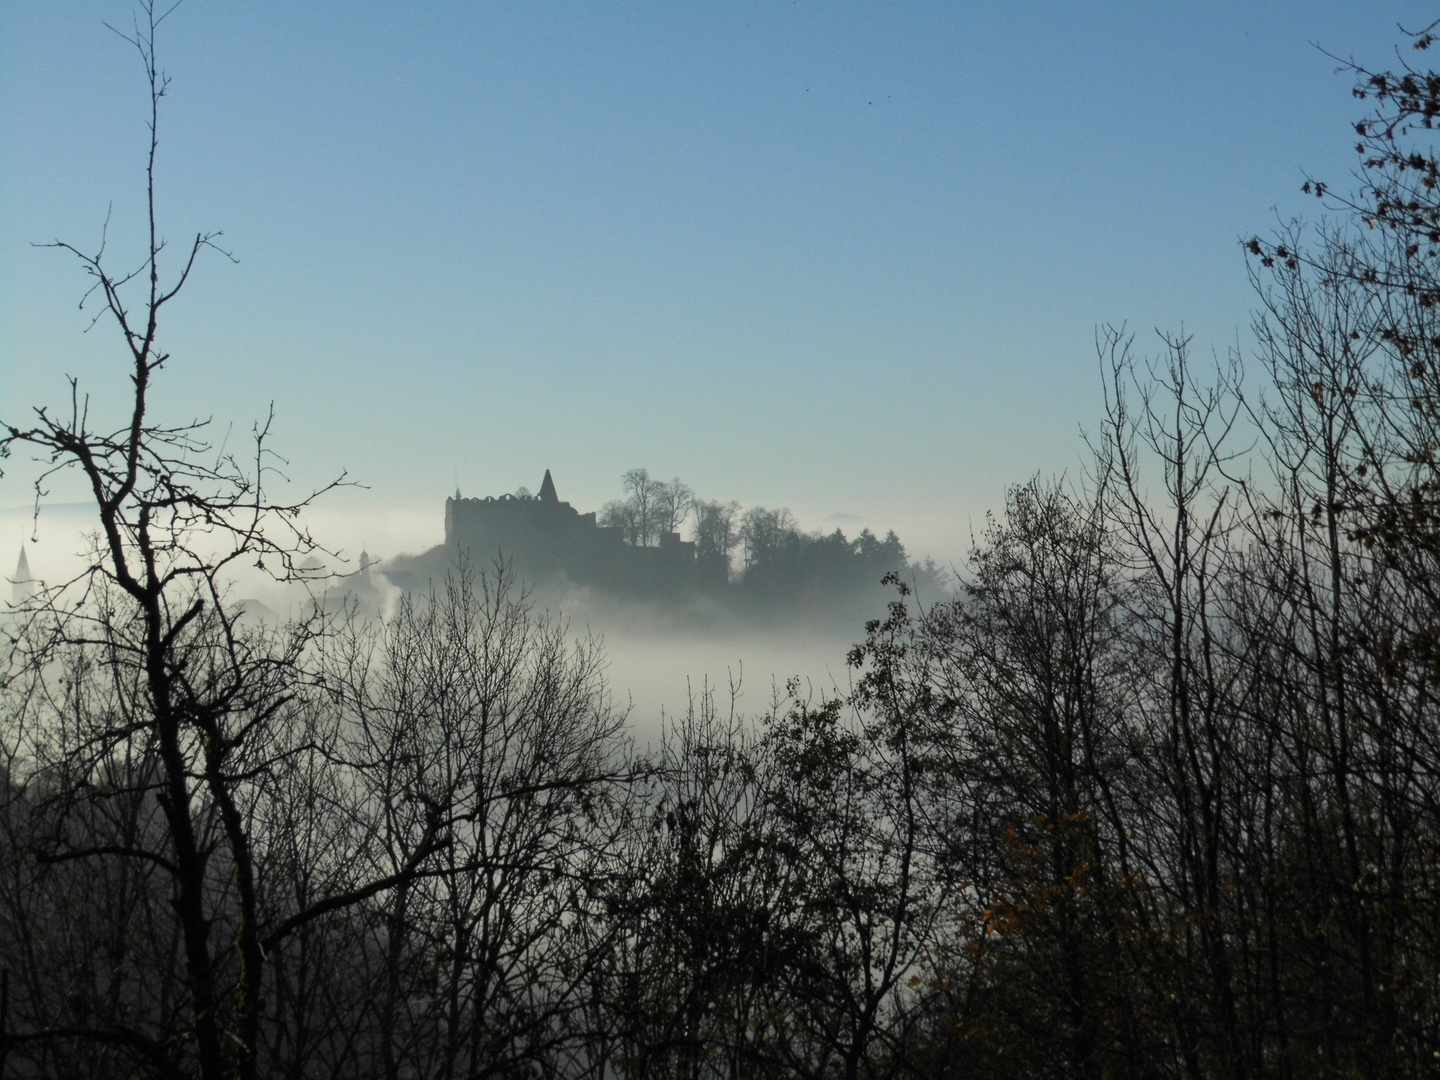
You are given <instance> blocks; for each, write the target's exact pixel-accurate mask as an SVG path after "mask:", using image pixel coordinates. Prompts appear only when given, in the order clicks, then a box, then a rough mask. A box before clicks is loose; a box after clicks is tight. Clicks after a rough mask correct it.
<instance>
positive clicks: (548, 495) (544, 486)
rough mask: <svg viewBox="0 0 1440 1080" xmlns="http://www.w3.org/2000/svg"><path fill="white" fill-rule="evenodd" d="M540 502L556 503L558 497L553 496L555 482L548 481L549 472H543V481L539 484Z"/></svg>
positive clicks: (547, 470) (558, 499)
mask: <svg viewBox="0 0 1440 1080" xmlns="http://www.w3.org/2000/svg"><path fill="white" fill-rule="evenodd" d="M540 501H541V502H542V503H558V502H559V501H560V496H559V495H557V494H555V481H554V480H552V479H550V470H549V469H546V470H545V479H544V480H542V481H541V482H540Z"/></svg>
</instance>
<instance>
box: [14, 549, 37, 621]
mask: <svg viewBox="0 0 1440 1080" xmlns="http://www.w3.org/2000/svg"><path fill="white" fill-rule="evenodd" d="M37 584H38V583H37V582H36V581H35V579H34V578H32V577H31V576H30V560H29V559H27V558H26V557H25V541H23V540H22V541H20V561H19V562H18V563H16V564H15V576H14V577H12V578H11V579H10V603H11V604H12V605H14V606H15V607H19V606H20V605H21V604H23V603H24V602H25V601H26V600H29V599H30V597H32V596H34V595H35V591H36V585H37Z"/></svg>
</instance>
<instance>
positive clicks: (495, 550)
mask: <svg viewBox="0 0 1440 1080" xmlns="http://www.w3.org/2000/svg"><path fill="white" fill-rule="evenodd" d="M445 548H446V549H447V551H448V552H450V553H451V554H452V556H456V555H462V554H463V555H466V556H468V557H469V558H471V559H473V560H475V561H476V562H477V563H478V564H479V565H480V566H482V567H484V566H487V565H489V564H490V563H491V562H493V561H494V560H496V559H500V560H503V561H505V562H507V563H508V564H509V565H510V566H511V567H512V568H513V569H514V570H515V572H516V573H518V574H519V575H520V576H522V577H524V578H527V579H530V580H541V579H546V578H554V577H559V576H563V577H565V578H568V579H569V580H570V581H572V582H574V583H575V584H577V585H589V586H594V587H597V588H603V589H607V590H610V591H613V592H626V593H637V592H638V593H648V592H655V593H670V592H677V591H683V590H689V589H695V588H723V587H724V586H725V585H726V583H727V582H728V580H729V567H728V566H727V565H726V560H725V558H724V556H722V555H713V556H707V555H705V554H703V553H698V552H697V551H696V547H695V544H694V543H692V542H691V541H688V540H682V539H680V534H679V533H677V532H668V533H661V534H660V543H659V546H657V547H640V546H636V545H634V544H628V543H626V542H625V538H624V530H622V529H620V528H617V527H612V526H606V525H601V524H599V523H597V521H596V520H595V514H594V513H593V512H592V513H588V514H582V513H580V512H579V511H578V510H576V509H575V508H574V507H573V506H571V505H570V504H569V503H567V502H561V501H560V497H559V495H558V494H557V493H556V491H555V481H554V480H553V479H552V478H551V476H550V470H549V469H546V470H545V479H544V480H543V481H542V482H541V484H540V493H539V495H536V496H533V497H529V498H527V497H524V496H518V497H517V496H515V495H500V496H487V497H485V498H480V499H466V498H461V497H460V493H459V492H458V491H457V492H456V493H455V496H454V497H453V498H448V499H446V500H445Z"/></svg>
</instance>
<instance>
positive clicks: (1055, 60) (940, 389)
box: [0, 0, 1433, 557]
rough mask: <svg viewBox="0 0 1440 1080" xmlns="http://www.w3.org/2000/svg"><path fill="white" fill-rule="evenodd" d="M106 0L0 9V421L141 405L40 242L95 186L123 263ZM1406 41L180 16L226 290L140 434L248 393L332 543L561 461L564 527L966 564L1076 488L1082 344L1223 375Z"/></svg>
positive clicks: (432, 13) (969, 12)
mask: <svg viewBox="0 0 1440 1080" xmlns="http://www.w3.org/2000/svg"><path fill="white" fill-rule="evenodd" d="M129 10H130V9H129V7H128V5H126V4H124V3H118V2H110V0H105V2H100V0H67V2H65V3H54V2H53V0H6V2H5V3H4V4H3V5H0V416H3V417H4V418H5V419H7V420H8V419H12V418H16V417H18V416H19V415H21V414H22V413H23V411H24V409H25V408H26V407H28V406H29V405H30V404H35V403H45V402H49V403H58V402H61V401H63V400H65V396H66V392H65V385H64V381H63V376H64V375H65V374H66V373H69V374H74V375H77V376H79V377H80V378H81V380H82V386H88V387H90V388H91V390H92V393H93V400H94V401H95V402H97V406H96V407H97V408H99V409H104V408H105V407H106V406H107V405H109V404H110V403H111V402H115V401H117V400H118V399H119V396H120V395H121V394H122V393H123V390H124V384H123V379H124V373H123V367H122V366H121V357H120V355H119V353H118V352H117V351H116V349H115V345H116V340H115V338H114V335H113V334H112V333H111V332H110V331H109V330H108V329H107V328H106V327H104V326H103V325H102V326H99V327H97V328H96V329H95V330H94V331H92V332H90V333H89V334H88V335H87V334H84V333H83V332H82V331H84V329H85V326H86V323H87V322H88V319H87V318H86V317H85V316H84V315H83V314H82V313H79V312H77V310H76V301H77V300H78V298H79V295H80V293H81V292H82V291H83V288H84V283H83V280H82V278H81V276H80V274H79V273H78V271H77V270H76V268H75V267H74V266H73V265H69V264H67V263H66V261H65V260H64V259H63V258H61V257H59V256H58V255H57V254H55V253H54V252H48V251H41V250H36V249H34V248H33V247H31V242H32V241H44V240H49V239H52V238H54V237H57V236H59V237H64V238H67V239H73V240H75V241H76V242H79V243H82V244H93V242H94V241H95V240H96V239H98V236H99V229H100V225H101V222H102V221H103V220H104V217H105V213H106V208H107V205H109V204H110V203H111V202H112V201H113V204H114V222H115V224H114V225H113V227H112V250H115V251H116V252H117V257H118V256H119V255H120V253H121V252H122V251H123V250H124V249H125V246H126V245H127V244H129V245H130V248H129V250H130V251H132V252H133V251H134V250H135V248H134V244H135V243H136V241H137V240H138V238H139V232H138V225H139V223H140V217H139V214H140V211H141V209H142V202H141V196H142V193H143V189H142V187H141V183H142V179H143V175H142V166H143V151H144V129H143V119H144V108H145V102H144V85H143V82H142V80H141V76H140V71H139V67H138V63H137V61H136V59H135V57H134V55H133V53H131V52H129V51H127V47H126V46H125V45H124V44H123V43H122V42H120V41H119V40H118V39H117V38H116V37H114V35H112V34H111V33H109V32H108V31H107V30H106V29H105V28H104V26H103V25H102V23H103V22H104V21H105V20H110V21H112V22H121V23H123V22H125V21H126V20H127V19H128V17H129V16H128V12H129ZM1432 14H1433V13H1432V12H1431V11H1430V10H1429V9H1427V8H1425V7H1423V6H1422V5H1419V4H1415V3H1396V4H1389V5H1382V4H1365V3H1360V4H1357V3H1353V2H1352V3H1323V2H1309V3H1266V2H1250V3H1243V4H1242V3H1229V2H1210V3H1205V4H1198V3H1196V4H1188V5H1181V4H1155V3H1145V4H1141V3H1134V4H1129V3H1111V4H1060V3H1050V4H1039V3H1008V4H993V3H986V4H981V3H947V4H931V3H911V4H903V3H902V4H875V3H871V4H850V3H823V4H822V3H730V4H723V5H721V4H708V5H700V4H690V3H685V4H675V3H667V4H660V3H610V4H578V3H544V4H540V3H529V4H519V3H473V2H472V3H458V2H457V3H430V4H423V5H422V4H399V3H393V2H392V3H374V2H372V3H367V2H358V0H351V2H347V3H343V4H342V3H327V2H320V0H315V2H309V3H304V4H295V3H271V2H254V3H247V4H220V3H216V2H213V0H186V2H185V3H184V4H183V5H182V6H181V7H180V9H179V10H178V11H177V12H176V13H175V14H174V15H173V16H172V18H171V19H170V21H169V22H167V23H166V24H165V25H164V27H162V33H161V38H160V51H161V60H162V63H163V66H164V67H165V68H166V69H167V70H168V71H169V73H170V74H171V76H172V77H173V80H174V81H173V84H172V90H171V96H170V97H169V98H168V99H167V101H166V105H165V111H164V113H163V115H162V120H161V124H162V130H161V136H162V145H161V158H160V201H161V214H162V222H163V228H164V232H165V234H166V235H167V236H168V237H170V238H171V239H172V241H174V242H179V241H181V240H182V239H183V238H184V237H185V236H186V235H187V234H190V233H193V232H194V231H195V230H197V229H209V228H215V229H221V230H223V231H224V234H225V237H224V241H225V243H226V244H228V245H229V246H230V248H231V249H232V250H233V252H234V254H235V256H236V258H237V259H238V260H239V262H238V263H237V264H235V265H230V264H227V263H225V262H223V261H222V260H218V259H212V260H210V261H209V262H208V263H207V264H205V265H203V266H202V267H201V268H200V270H199V271H198V272H197V276H196V278H195V279H194V282H193V284H192V285H191V286H190V287H189V289H188V290H187V294H186V295H185V297H184V298H183V300H182V301H181V302H179V305H178V306H177V307H176V308H175V309H174V315H173V316H172V318H171V321H170V322H169V323H168V324H167V330H166V336H165V340H166V344H167V345H168V347H169V348H170V350H171V351H172V353H173V355H174V361H173V362H172V370H170V371H169V373H168V374H167V376H166V382H165V385H164V386H163V388H162V391H161V395H160V405H161V407H162V408H163V409H164V410H165V411H166V413H167V415H169V416H170V417H172V418H185V417H189V416H192V415H202V416H213V417H214V418H215V420H216V423H217V427H218V429H219V430H220V432H222V433H223V431H224V429H225V428H226V427H227V425H229V424H231V423H234V424H235V425H236V429H237V430H243V429H244V428H245V427H246V426H248V424H249V421H250V420H251V418H253V417H254V416H256V415H259V414H262V413H263V412H264V411H265V410H266V408H267V407H268V404H269V402H271V401H272V400H273V401H274V403H275V406H276V411H277V430H278V432H279V438H278V446H279V447H280V448H281V449H282V450H283V451H284V452H285V453H286V454H287V456H288V457H289V458H290V459H291V460H292V462H293V472H294V474H295V476H296V478H297V479H299V480H305V479H316V480H318V479H322V478H324V477H326V476H328V475H331V474H333V473H335V472H337V471H339V470H340V469H347V470H349V472H350V474H351V475H352V476H353V477H355V478H357V479H359V480H360V481H362V482H364V483H365V484H367V485H368V488H367V489H366V490H364V491H353V492H348V493H345V494H342V495H341V496H339V497H337V498H336V499H334V500H332V502H331V504H330V506H331V511H330V512H331V513H332V514H333V518H332V519H331V520H332V523H333V527H334V528H335V529H337V530H339V531H340V532H341V533H345V534H346V535H343V536H340V537H338V538H337V542H341V543H346V544H353V543H355V542H356V537H352V536H350V535H348V534H349V533H360V534H364V533H366V532H367V531H368V533H369V536H370V537H372V538H373V537H375V536H376V535H377V534H378V535H380V536H381V537H383V538H384V540H383V541H382V542H381V544H380V546H382V547H383V546H384V544H385V543H389V544H390V545H391V546H401V545H403V546H411V547H414V546H417V545H418V544H420V543H422V542H424V540H425V539H426V538H432V539H438V537H439V530H440V515H441V504H442V500H443V498H444V496H445V495H446V494H447V493H448V492H449V491H450V490H451V489H453V487H454V485H455V482H456V478H457V474H458V479H459V483H460V485H461V487H462V488H464V489H465V490H466V492H467V493H468V494H485V493H498V492H501V491H506V490H513V489H514V488H515V487H516V486H517V485H520V484H525V485H527V486H529V487H531V488H534V487H537V486H538V483H539V479H540V476H541V474H542V472H543V470H544V469H545V468H546V467H549V468H551V469H553V470H554V472H555V475H556V479H557V482H558V483H559V486H560V494H561V497H562V498H567V499H569V500H571V501H572V502H574V503H576V504H577V505H578V506H580V508H581V509H590V508H593V507H594V506H596V505H598V503H599V502H601V501H603V500H604V499H606V498H610V497H613V496H614V495H615V494H616V493H617V491H616V489H617V487H618V477H619V474H620V472H621V471H623V470H624V469H627V468H631V467H635V466H645V467H648V468H649V469H651V471H652V472H656V473H660V474H663V475H665V476H671V475H679V476H681V477H682V478H684V479H685V480H687V481H688V482H690V483H691V484H692V486H694V487H695V488H696V489H697V490H698V491H699V492H700V493H701V494H702V495H704V496H707V497H715V498H725V499H729V498H736V499H739V500H741V501H742V502H745V503H747V504H753V503H760V504H765V505H786V506H789V507H791V508H792V509H793V510H795V511H796V512H797V514H799V516H800V517H801V518H802V520H803V521H805V522H806V523H807V524H810V525H820V524H822V523H823V519H824V518H825V517H826V516H828V515H830V514H834V513H837V512H843V513H850V514H855V515H857V516H859V517H860V518H861V519H863V520H865V521H867V522H872V523H875V524H877V525H882V526H883V525H887V524H893V525H894V526H895V527H897V528H898V529H899V530H900V532H901V535H902V537H903V538H906V539H908V540H910V546H911V547H912V549H915V550H918V551H920V552H925V551H930V552H932V553H934V554H937V555H941V556H944V557H954V556H956V555H958V554H960V552H961V551H963V549H964V547H965V546H966V543H967V539H968V522H970V521H972V520H978V518H979V516H980V515H981V514H983V512H984V511H985V510H986V509H987V508H990V507H994V506H996V505H998V504H999V502H1000V501H1001V499H1002V497H1003V492H1004V487H1005V485H1006V484H1007V483H1009V482H1014V481H1018V480H1023V479H1024V478H1026V477H1027V476H1028V475H1030V474H1032V473H1034V472H1036V471H1041V472H1054V471H1060V470H1065V469H1071V470H1074V469H1075V468H1076V467H1077V466H1078V465H1079V463H1080V462H1081V460H1082V449H1083V448H1082V445H1081V442H1080V440H1079V437H1078V432H1079V430H1080V429H1081V428H1082V427H1086V426H1093V425H1094V423H1095V420H1096V416H1097V410H1098V405H1099V393H1098V382H1097V376H1096V365H1095V360H1094V354H1093V346H1092V340H1093V334H1094V328H1095V327H1096V325H1097V324H1100V323H1105V322H1128V323H1129V324H1130V325H1131V326H1132V327H1133V328H1135V329H1137V330H1139V331H1140V332H1141V338H1142V341H1144V340H1145V339H1146V335H1148V334H1150V331H1151V328H1153V327H1163V328H1169V329H1175V328H1179V327H1181V326H1182V325H1183V326H1184V327H1185V328H1187V329H1188V330H1190V331H1192V332H1193V333H1194V334H1195V336H1196V346H1197V348H1200V349H1202V350H1207V351H1208V350H1209V349H1211V348H1215V349H1220V350H1223V349H1225V348H1226V347H1228V346H1231V345H1233V344H1235V343H1236V342H1237V341H1239V342H1240V343H1241V345H1242V347H1243V344H1244V334H1245V327H1246V324H1247V323H1248V319H1249V312H1250V309H1251V306H1252V300H1251V296H1250V293H1249V290H1248V286H1247V283H1246V280H1245V273H1244V264H1243V260H1242V258H1241V255H1240V250H1239V245H1238V241H1239V240H1240V238H1241V237H1242V236H1247V235H1250V234H1252V233H1255V232H1263V231H1265V230H1266V229H1268V228H1269V227H1271V226H1272V225H1273V224H1274V223H1275V221H1276V215H1277V214H1278V215H1280V216H1284V217H1288V216H1291V215H1293V214H1296V213H1307V214H1308V213H1312V212H1313V211H1314V210H1315V209H1316V208H1315V207H1314V205H1313V204H1312V203H1310V202H1308V201H1306V200H1304V199H1303V198H1302V196H1301V195H1300V194H1299V190H1298V189H1299V186H1300V184H1301V182H1302V180H1303V178H1304V175H1305V173H1306V172H1309V173H1312V174H1314V175H1317V176H1321V177H1325V178H1327V179H1330V180H1331V181H1332V182H1336V181H1339V182H1342V183H1343V181H1344V179H1345V177H1346V176H1347V175H1348V173H1349V172H1350V170H1351V169H1352V168H1353V164H1354V162H1353V156H1352V152H1351V150H1350V146H1349V143H1350V138H1349V128H1348V124H1349V122H1351V121H1352V120H1353V119H1354V118H1355V117H1356V115H1357V111H1356V110H1357V105H1358V103H1356V102H1354V101H1353V100H1352V99H1351V98H1350V95H1349V87H1350V82H1349V79H1348V78H1347V77H1345V76H1343V75H1336V74H1335V66H1336V65H1335V63H1334V62H1333V61H1332V60H1330V59H1328V58H1327V57H1326V56H1324V55H1323V54H1322V53H1321V52H1319V51H1318V50H1317V49H1316V48H1315V43H1319V44H1320V45H1322V46H1324V47H1326V48H1328V49H1330V50H1332V51H1334V52H1338V53H1342V54H1352V53H1353V54H1354V55H1355V56H1356V57H1357V58H1359V59H1362V60H1366V61H1369V62H1371V63H1374V64H1385V63H1387V62H1389V61H1390V60H1392V59H1393V55H1394V51H1393V50H1394V48H1395V47H1396V44H1397V43H1398V42H1399V41H1400V40H1401V39H1400V35H1399V33H1398V31H1397V29H1396V25H1397V23H1404V24H1406V25H1417V24H1419V23H1421V22H1423V21H1426V20H1427V18H1428V17H1431V16H1432ZM30 475H31V473H30V472H29V470H28V468H27V467H26V466H25V465H24V464H23V463H14V462H12V463H10V465H9V466H7V475H6V477H5V479H3V480H0V505H4V506H14V505H16V504H18V503H22V502H24V501H25V499H26V497H27V495H26V491H25V487H24V485H25V482H26V481H27V480H28V479H29V477H30ZM63 494H64V493H63V492H62V496H63ZM382 522H385V523H388V524H385V523H382ZM432 534H433V535H432ZM370 542H371V546H372V547H374V546H377V545H376V542H375V540H374V539H371V541H370Z"/></svg>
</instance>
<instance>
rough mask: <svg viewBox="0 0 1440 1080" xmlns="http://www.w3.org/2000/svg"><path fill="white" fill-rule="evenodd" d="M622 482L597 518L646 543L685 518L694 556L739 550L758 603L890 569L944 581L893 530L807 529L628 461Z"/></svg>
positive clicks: (860, 582)
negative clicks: (708, 497)
mask: <svg viewBox="0 0 1440 1080" xmlns="http://www.w3.org/2000/svg"><path fill="white" fill-rule="evenodd" d="M621 482H622V484H623V485H624V492H625V495H624V498H622V499H616V500H612V501H610V502H607V503H606V504H605V505H604V506H603V507H602V508H601V510H600V512H599V515H598V521H599V523H600V524H601V525H607V526H611V527H616V528H619V529H621V530H623V534H624V536H625V540H626V542H627V543H629V544H634V545H637V546H642V547H645V546H651V545H654V544H658V543H659V542H660V537H661V536H662V535H663V534H665V533H680V532H681V531H682V530H683V529H684V528H685V526H686V525H687V524H688V525H689V526H690V528H691V535H690V536H689V539H690V540H692V541H693V542H694V543H695V551H696V555H697V556H698V557H700V558H702V559H704V558H713V559H721V560H723V561H724V563H725V565H726V566H731V565H732V564H733V563H734V560H735V556H736V555H737V554H738V555H739V557H740V558H739V562H740V565H739V567H738V571H739V572H738V574H737V575H736V582H737V584H738V585H739V586H740V589H741V592H742V593H744V594H747V595H749V596H751V597H752V598H753V600H754V601H755V602H757V603H759V602H776V603H786V602H793V601H795V600H796V598H797V597H800V596H803V595H806V594H809V595H811V596H820V595H824V594H832V595H836V596H840V595H844V594H846V593H849V592H853V591H854V590H856V589H857V588H858V589H867V588H868V589H873V588H874V587H875V586H876V585H877V584H878V583H879V581H880V579H881V578H882V577H884V576H885V575H886V574H889V573H899V574H902V575H905V576H907V577H908V578H911V579H912V580H915V581H917V582H919V583H920V586H921V588H922V590H923V591H924V592H925V593H926V594H927V595H931V596H934V595H938V594H939V593H941V592H943V591H944V590H945V589H947V588H948V585H949V582H948V580H947V578H946V575H945V574H944V573H943V572H942V571H941V570H940V569H939V568H938V567H937V566H936V565H935V563H934V562H933V560H930V559H926V560H925V561H924V562H917V563H911V562H910V560H909V559H908V558H907V557H906V553H905V546H904V545H903V544H902V543H901V542H900V538H899V537H898V536H896V535H895V533H894V531H893V530H892V531H890V532H887V533H886V534H885V537H884V539H880V538H878V537H876V536H875V534H874V533H872V532H871V531H870V530H869V529H862V530H861V531H860V534H859V535H858V536H856V537H855V538H854V539H850V538H848V537H846V535H845V534H844V532H842V531H841V530H840V529H838V528H837V529H836V530H835V531H834V532H831V533H823V532H806V531H804V530H802V529H801V528H800V524H799V522H797V521H796V520H795V517H794V515H793V514H791V513H790V511H789V510H769V509H766V508H765V507H761V506H754V507H751V508H750V509H748V510H744V509H742V508H741V505H740V504H739V503H738V502H719V501H708V502H707V501H705V500H703V499H700V498H698V497H696V495H695V492H694V491H693V490H692V489H691V488H690V487H689V485H687V484H686V483H684V482H683V481H682V480H681V479H680V478H679V477H676V478H675V479H673V480H669V481H665V480H657V479H655V478H653V477H651V475H650V473H649V471H648V470H646V469H631V470H630V471H628V472H626V473H625V474H624V476H623V477H622V478H621ZM516 495H517V497H528V496H529V492H528V491H526V490H525V489H524V488H521V489H520V491H519V492H517V493H516Z"/></svg>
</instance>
